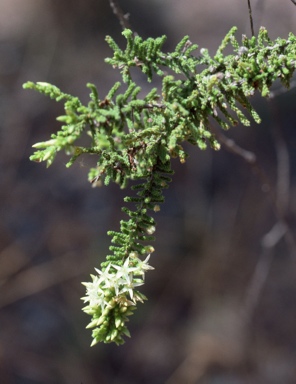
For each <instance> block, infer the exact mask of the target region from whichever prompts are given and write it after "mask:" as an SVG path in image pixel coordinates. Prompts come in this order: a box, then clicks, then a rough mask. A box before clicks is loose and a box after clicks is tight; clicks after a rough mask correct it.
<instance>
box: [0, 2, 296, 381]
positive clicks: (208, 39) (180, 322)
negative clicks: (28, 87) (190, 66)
mask: <svg viewBox="0 0 296 384" xmlns="http://www.w3.org/2000/svg"><path fill="white" fill-rule="evenodd" d="M120 5H121V7H122V8H123V9H124V11H125V12H128V13H130V22H131V24H132V26H133V28H134V29H135V30H136V31H137V32H138V33H139V34H140V35H142V36H143V37H148V36H153V37H156V36H158V35H162V34H166V35H168V40H167V43H166V46H165V48H166V49H167V50H170V49H173V48H174V46H175V45H176V43H177V42H178V41H179V40H180V39H181V38H182V37H183V36H184V35H185V34H189V35H190V37H191V40H192V41H193V42H196V43H198V44H199V46H200V48H202V47H208V48H209V50H210V52H211V53H214V52H215V50H216V49H217V47H218V45H219V42H220V41H221V39H222V38H223V36H224V35H225V34H226V32H227V31H228V30H229V29H230V28H231V27H232V26H233V25H237V26H238V27H239V32H238V37H239V36H240V35H241V34H247V35H248V36H250V25H249V19H248V8H247V0H246V1H238V0H220V1H217V0H212V1H208V0H199V1H193V0H182V1H179V0H150V1H149V2H148V1H141V0H140V1H139V0H122V1H120ZM252 5H253V12H254V25H255V30H256V31H258V28H259V26H260V25H264V26H265V27H267V29H268V30H269V33H270V37H271V38H273V39H274V38H276V37H277V36H281V37H284V38H286V37H287V35H288V32H290V31H292V32H294V33H296V7H295V6H294V5H293V3H292V2H291V1H289V0H285V1H283V0H282V1H277V0H268V1H263V0H260V1H255V0H254V1H252ZM107 34H109V35H112V36H113V37H114V38H115V39H116V40H117V41H119V43H120V44H123V43H124V41H123V38H122V36H121V27H120V25H119V22H118V20H117V19H116V17H115V16H114V15H113V13H112V11H111V9H110V6H109V2H108V0H63V1H53V0H1V1H0V167H1V168H0V172H1V173H0V183H1V189H0V195H1V198H0V209H1V220H0V382H1V383H3V384H105V383H112V384H113V383H114V384H137V383H143V384H145V383H147V384H148V383H149V384H151V383H154V384H163V383H169V384H179V383H180V384H183V383H184V384H186V383H188V384H194V383H201V384H205V383H207V384H208V383H210V384H246V383H258V384H261V383H262V384H263V383H264V384H269V383H270V384H282V383H285V384H290V383H291V384H293V383H295V382H296V269H295V267H296V265H295V258H296V254H295V246H294V239H293V235H295V210H296V198H295V196H296V194H295V192H296V188H295V176H296V164H295V161H296V158H295V152H296V151H295V149H296V134H295V122H296V108H295V97H296V92H295V90H293V89H292V90H290V91H289V92H282V89H281V87H280V85H279V84H278V85H276V89H275V94H277V96H276V97H275V98H273V99H272V100H268V101H266V100H261V99H260V98H259V97H256V96H255V97H254V98H253V103H254V105H255V106H256V108H257V110H258V111H259V113H260V114H261V116H262V119H263V123H262V124H261V125H260V126H257V125H256V124H255V123H253V124H252V125H251V127H242V126H239V127H236V128H233V129H232V130H230V131H229V132H227V135H228V137H230V138H232V139H233V140H235V142H236V143H237V144H238V145H240V146H241V147H243V148H245V149H247V150H249V151H252V152H254V153H255V154H256V156H257V159H258V164H259V166H260V168H261V169H264V172H265V174H266V177H267V178H268V180H269V181H268V182H267V181H266V179H262V177H260V172H258V169H257V170H256V169H255V168H254V167H252V166H250V164H247V163H246V162H245V161H244V160H243V159H242V158H241V157H239V156H236V155H234V154H233V153H230V152H228V151H227V150H225V149H221V151H219V152H218V153H217V152H215V153H214V152H212V151H211V150H210V149H209V150H207V151H205V152H201V151H199V150H197V148H191V147H188V151H189V153H190V159H189V160H188V161H187V163H186V164H184V165H181V164H179V163H178V162H177V161H174V164H173V165H174V169H175V176H174V182H173V183H172V185H171V187H170V189H169V190H167V191H166V203H165V204H164V205H163V207H162V210H161V211H160V212H159V213H157V215H156V220H157V223H158V227H157V241H156V242H155V244H154V246H155V249H156V252H155V253H154V254H153V255H152V257H151V264H152V265H153V266H154V267H155V271H153V272H150V273H149V274H148V275H147V278H146V284H145V287H143V292H144V293H145V294H146V295H147V296H148V298H149V300H148V302H146V303H145V304H144V305H139V307H138V310H137V312H136V313H135V315H134V316H133V317H132V318H131V321H130V330H131V334H132V338H131V339H128V340H127V342H126V344H124V345H123V346H120V347H116V346H113V345H104V344H102V345H97V346H95V347H93V348H90V347H89V345H90V342H91V336H90V331H89V330H86V329H85V326H86V324H87V323H88V321H89V318H88V317H87V315H85V314H83V313H82V311H81V306H82V302H81V300H80V297H81V296H83V295H84V288H83V286H82V285H81V281H88V279H89V274H90V273H92V272H93V268H94V266H98V265H99V264H100V262H101V261H103V260H104V258H105V254H106V252H107V249H108V246H109V240H110V239H109V238H108V236H107V235H106V232H107V230H109V229H117V228H118V223H119V220H120V219H121V218H122V214H121V211H120V207H121V204H122V198H123V197H124V196H125V191H121V190H119V189H118V187H117V186H116V185H111V186H109V187H108V188H104V187H102V188H91V186H90V184H89V183H88V182H87V172H88V168H89V167H90V166H91V165H93V161H95V159H91V158H82V159H81V160H79V161H78V162H77V163H76V164H75V165H73V167H72V168H70V169H66V168H65V163H66V162H67V159H66V156H63V155H59V156H58V158H57V160H56V161H55V163H54V164H53V165H52V166H51V167H50V168H49V169H46V168H45V165H44V164H36V163H31V162H30V161H29V160H28V158H29V156H30V154H31V153H32V148H31V145H32V144H34V143H35V142H38V141H42V140H45V139H47V138H48V137H49V134H50V133H52V132H55V131H56V130H57V129H58V127H59V124H58V123H57V122H56V120H55V117H56V116H58V115H59V114H61V113H62V105H59V104H57V103H55V102H54V101H52V100H50V99H47V98H45V97H43V96H41V95H39V94H35V93H34V92H33V91H24V90H23V89H22V84H23V83H24V82H26V81H28V80H31V81H46V82H50V83H53V84H55V85H57V86H58V87H59V88H61V89H62V90H64V91H65V92H68V93H72V94H75V95H77V96H79V97H80V98H81V99H82V100H83V101H85V102H87V100H88V93H89V91H88V90H87V89H86V87H85V84H86V83H87V82H93V83H95V84H96V85H97V86H98V89H99V92H100V95H101V96H102V98H103V97H104V95H105V94H106V92H107V91H108V90H109V88H110V87H111V86H112V84H113V82H114V80H118V79H119V77H118V74H117V73H116V72H115V71H114V70H113V69H112V68H109V67H108V66H107V64H105V63H104V57H106V56H108V55H110V54H111V52H110V50H109V48H108V46H107V44H106V43H105V41H104V37H105V35H107ZM146 89H147V90H148V89H149V87H148V85H147V84H144V83H143V90H144V91H145V90H146ZM272 194H274V195H275V199H276V201H277V202H278V204H279V209H280V212H281V213H282V215H283V217H284V218H285V222H286V223H287V224H288V227H283V225H282V224H281V223H279V221H278V218H277V216H276V214H275V211H274V204H273V203H272V202H271V199H270V196H271V195H272ZM287 228H288V229H287Z"/></svg>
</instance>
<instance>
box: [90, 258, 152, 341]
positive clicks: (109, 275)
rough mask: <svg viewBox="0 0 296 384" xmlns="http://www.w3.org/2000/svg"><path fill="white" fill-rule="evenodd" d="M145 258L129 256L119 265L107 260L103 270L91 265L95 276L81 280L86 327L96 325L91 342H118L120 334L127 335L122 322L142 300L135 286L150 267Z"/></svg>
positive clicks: (143, 298)
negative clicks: (86, 315) (88, 318)
mask: <svg viewBox="0 0 296 384" xmlns="http://www.w3.org/2000/svg"><path fill="white" fill-rule="evenodd" d="M149 258H150V255H148V256H147V257H146V259H145V260H144V261H142V260H140V259H139V258H138V257H136V256H135V255H131V256H129V257H127V258H126V260H125V262H124V263H123V264H122V265H121V266H119V265H115V264H112V263H110V264H108V266H107V267H106V268H105V270H100V269H97V268H95V270H96V272H97V275H91V278H92V282H87V283H82V284H83V285H85V286H86V296H85V297H82V300H83V301H84V302H85V303H88V305H87V306H86V307H84V308H83V310H84V312H86V313H87V314H89V315H92V321H91V322H90V323H89V324H88V326H87V328H94V327H96V329H95V330H94V331H93V338H94V340H93V342H92V344H91V345H95V344H97V343H98V342H99V341H105V342H112V341H114V342H116V343H117V344H122V343H123V339H122V334H124V335H126V336H130V335H129V331H128V330H127V328H126V326H125V325H124V324H125V322H126V321H127V316H129V315H131V314H132V313H133V312H132V310H133V307H135V306H136V303H137V301H140V302H143V300H145V299H146V297H145V296H144V295H143V294H142V293H140V292H139V291H137V290H135V288H136V287H138V286H141V285H143V284H144V278H145V273H146V271H148V270H151V269H154V268H153V267H151V266H150V265H149V264H148V261H149Z"/></svg>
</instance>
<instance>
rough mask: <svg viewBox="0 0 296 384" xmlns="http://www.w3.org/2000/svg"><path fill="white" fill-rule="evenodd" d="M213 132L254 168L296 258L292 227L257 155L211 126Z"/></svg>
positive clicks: (225, 145)
mask: <svg viewBox="0 0 296 384" xmlns="http://www.w3.org/2000/svg"><path fill="white" fill-rule="evenodd" d="M211 131H212V133H213V134H214V135H215V136H216V137H217V138H218V141H219V142H220V143H221V144H222V145H224V147H225V149H227V150H228V151H229V152H232V153H234V154H236V155H238V156H240V157H242V158H243V159H244V160H245V161H246V162H247V163H248V164H250V165H251V166H252V168H253V169H254V171H255V172H256V174H257V175H258V176H259V178H260V180H261V188H262V191H264V192H266V193H267V194H268V196H269V198H270V202H271V205H272V207H273V211H274V213H275V215H276V217H277V219H278V222H279V223H280V224H281V225H282V226H283V227H284V228H285V229H286V231H285V239H286V242H287V245H288V246H289V248H290V252H291V254H292V255H293V257H296V243H295V239H294V235H293V232H292V231H291V229H290V226H289V224H288V223H287V220H286V217H285V214H284V213H283V211H282V209H281V207H280V206H279V201H278V199H277V196H276V192H275V191H274V188H272V186H271V183H270V181H269V179H268V177H267V175H266V173H265V171H264V170H263V168H262V167H261V166H260V164H259V163H258V161H257V158H256V155H255V154H254V153H253V152H250V151H247V150H245V149H243V148H241V147H240V146H239V145H237V144H236V143H235V142H234V141H233V140H231V139H229V138H228V137H226V136H225V135H223V133H222V132H220V131H219V130H217V129H216V128H214V127H213V126H211Z"/></svg>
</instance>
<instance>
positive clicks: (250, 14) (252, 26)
mask: <svg viewBox="0 0 296 384" xmlns="http://www.w3.org/2000/svg"><path fill="white" fill-rule="evenodd" d="M292 1H293V0H292ZM248 8H249V17H250V25H251V31H252V36H255V33H254V25H253V16H252V7H251V2H250V0H248Z"/></svg>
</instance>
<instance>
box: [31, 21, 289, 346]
mask: <svg viewBox="0 0 296 384" xmlns="http://www.w3.org/2000/svg"><path fill="white" fill-rule="evenodd" d="M235 32H236V28H232V29H231V30H230V32H229V33H228V34H227V35H226V37H225V38H224V40H223V41H222V43H221V45H220V47H219V48H218V50H217V52H216V54H215V55H214V57H211V56H210V55H209V53H208V51H207V50H206V49H201V50H200V54H199V55H193V52H194V51H195V50H197V48H198V46H197V45H195V44H192V43H191V42H190V40H189V38H188V37H187V36H186V37H184V38H183V39H182V41H181V42H180V43H179V44H178V45H177V46H176V49H175V50H174V51H173V52H171V53H165V52H163V51H162V46H163V43H164V41H165V39H166V37H165V36H163V37H161V38H157V39H152V38H149V39H147V40H143V39H142V38H141V37H139V36H136V37H134V35H133V33H132V32H131V31H130V30H125V31H124V32H123V35H124V36H125V38H126V40H127V46H126V49H125V50H124V51H123V50H121V49H120V48H119V47H118V46H117V44H116V43H115V42H114V40H113V39H112V38H111V37H109V36H108V37H107V38H106V40H107V42H108V44H109V45H110V47H111V49H112V50H113V52H114V53H113V57H112V58H108V59H106V62H107V63H109V64H111V65H112V66H113V67H114V68H118V69H119V70H120V72H121V74H122V79H123V82H124V83H125V84H126V85H122V84H120V83H115V85H114V86H113V87H112V88H111V90H110V91H109V93H108V94H107V96H106V97H105V98H103V99H101V98H100V97H99V95H98V92H97V89H96V87H95V86H94V85H93V84H88V85H87V86H88V88H89V89H90V102H89V103H88V105H86V106H85V105H82V103H81V102H80V101H79V99H78V98H77V97H73V96H71V95H68V94H65V93H63V92H62V91H60V90H59V89H58V88H57V87H55V86H53V85H50V84H48V83H43V82H38V83H36V84H35V83H32V82H28V83H26V84H24V88H27V89H35V90H37V91H39V92H41V93H43V94H45V95H48V96H50V97H51V98H53V99H55V100H56V101H60V100H64V101H65V102H64V106H65V115H63V116H60V117H58V120H59V121H60V122H62V123H63V124H64V125H62V127H61V129H60V131H58V132H57V133H56V134H52V136H51V139H50V140H48V141H45V142H42V143H37V144H35V145H34V147H35V148H37V149H38V150H37V151H36V152H35V153H34V154H33V155H32V156H31V160H33V161H38V162H40V161H46V163H47V166H49V165H51V164H52V162H53V160H54V158H55V156H56V154H57V152H59V151H61V150H65V151H66V152H67V153H68V154H71V155H72V156H71V159H70V161H69V163H68V164H67V166H70V165H72V164H73V162H74V161H75V160H76V159H77V158H78V157H80V156H82V155H83V154H95V155H97V157H98V162H97V166H96V168H93V169H91V170H90V172H89V181H90V182H91V183H93V185H98V184H99V183H100V181H101V180H102V181H104V183H105V185H108V184H109V183H110V182H111V181H112V182H115V183H117V184H119V186H120V187H121V188H125V187H126V186H127V184H128V181H129V180H134V181H135V183H133V184H134V185H133V186H132V190H134V191H135V192H136V196H132V197H126V198H125V199H124V201H125V203H127V204H128V206H129V208H127V207H123V209H122V210H123V212H124V213H125V214H126V215H127V217H128V219H127V220H122V221H121V222H120V229H119V231H109V232H108V234H109V235H110V236H111V237H112V240H111V242H112V245H111V246H110V254H109V255H107V257H106V261H105V262H103V263H102V264H101V270H100V269H96V271H97V275H92V282H89V283H84V284H85V285H86V288H87V293H86V297H84V298H83V300H84V301H85V302H86V303H88V304H87V306H86V307H85V308H84V311H85V312H86V313H88V314H89V315H90V316H91V317H92V320H91V322H90V324H89V326H88V327H90V328H94V330H93V334H92V336H93V343H92V345H94V344H96V343H98V342H100V341H103V342H106V343H108V342H112V341H114V342H115V343H117V344H122V343H123V342H124V340H123V336H124V335H127V336H128V335H129V332H128V330H127V328H126V325H125V323H126V321H127V319H128V318H127V317H128V316H129V315H131V314H132V313H133V310H134V309H135V307H136V304H137V302H138V301H140V302H142V301H143V300H144V299H145V297H144V296H143V294H141V293H140V292H139V291H138V290H136V289H135V288H136V287H138V286H140V285H142V284H143V283H144V275H145V272H146V271H147V270H149V269H153V268H152V267H150V266H149V265H148V260H149V256H147V255H149V254H150V253H151V252H153V251H154V249H153V247H152V246H151V245H147V242H148V243H149V242H151V241H153V239H154V238H153V236H152V235H153V233H154V231H155V221H154V219H153V217H152V216H151V212H153V211H154V212H157V211H158V210H159V204H160V203H162V202H163V201H164V196H163V189H164V188H167V187H168V184H169V182H170V181H171V178H170V176H171V175H172V173H173V171H172V170H171V158H176V157H178V158H179V159H180V161H181V162H182V163H183V162H185V160H186V158H187V156H188V155H187V153H186V151H185V150H184V147H183V143H184V142H189V143H190V144H193V145H196V146H198V147H199V148H200V149H205V148H206V147H207V145H208V144H209V145H210V146H211V147H212V148H213V149H215V150H217V149H219V147H220V145H219V143H218V142H217V140H216V138H215V136H214V134H213V133H212V132H211V129H210V122H211V120H212V121H216V122H217V123H218V124H219V126H221V127H222V128H223V129H228V128H229V127H230V126H235V125H237V124H238V123H242V124H244V125H250V120H249V117H247V116H246V114H245V112H246V113H247V114H249V115H250V116H251V117H252V118H253V119H254V120H255V121H256V122H257V123H259V122H260V118H259V116H258V115H257V113H256V111H255V110H254V109H253V107H252V106H251V104H250V103H249V101H248V99H249V97H250V96H252V95H253V94H254V93H255V91H256V90H258V91H259V92H260V93H261V95H262V96H263V97H267V96H268V95H269V89H270V86H271V85H272V83H273V82H274V81H275V80H276V79H280V81H281V82H282V83H283V85H284V86H286V87H288V86H289V82H290V80H291V78H292V75H293V72H294V70H295V67H296V53H295V52H296V38H295V36H294V35H293V34H290V35H289V38H288V39H287V40H284V39H280V38H278V39H276V40H275V41H271V40H270V39H269V37H268V35H267V31H266V30H265V29H264V28H261V29H260V32H259V35H258V37H257V38H256V37H252V38H251V39H248V38H247V37H246V36H243V38H242V42H241V43H239V42H238V41H237V40H236V38H235V36H234V34H235ZM228 45H231V46H232V48H233V53H232V54H229V55H224V54H223V50H224V49H225V47H226V46H228ZM132 67H135V68H138V69H139V70H141V71H142V72H143V73H144V74H145V75H146V76H147V80H148V81H149V82H150V81H151V80H152V78H153V76H158V77H160V78H161V79H162V90H161V95H160V94H159V91H158V90H157V89H156V88H152V89H151V91H150V92H149V93H148V94H147V95H146V96H145V97H143V98H139V97H138V95H139V92H140V91H141V88H140V86H138V85H137V84H136V83H135V82H134V81H133V79H132V74H131V71H130V69H131V68H132ZM176 75H177V76H176ZM120 88H123V89H124V90H123V91H122V93H119V89H120ZM85 134H86V135H87V136H88V137H89V146H87V147H83V146H79V145H78V143H77V142H78V139H79V138H80V137H81V136H82V135H85ZM130 206H132V207H134V208H130ZM145 257H146V258H145ZM142 258H145V260H144V261H142Z"/></svg>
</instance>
